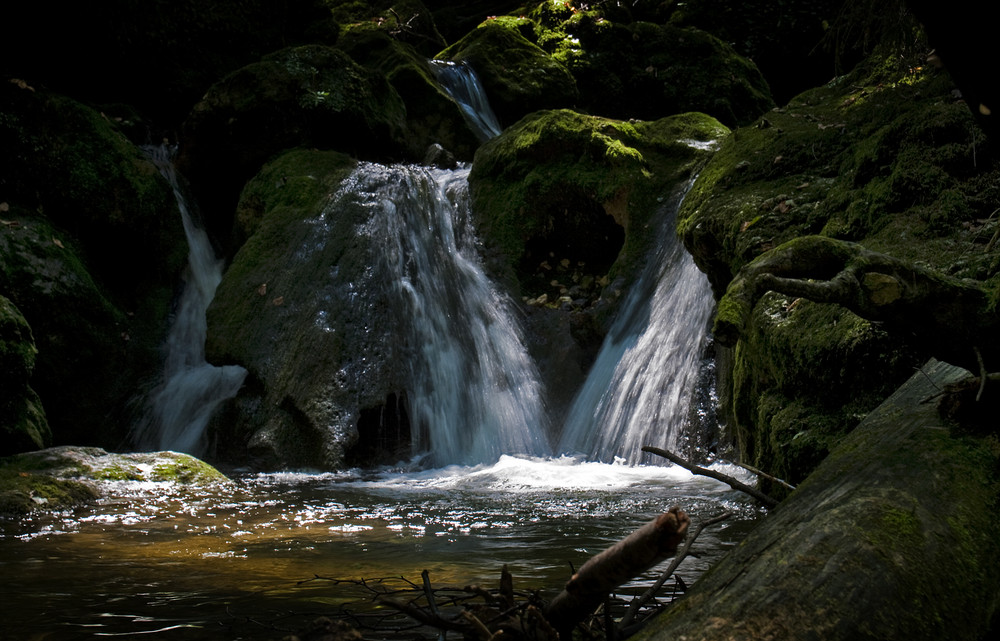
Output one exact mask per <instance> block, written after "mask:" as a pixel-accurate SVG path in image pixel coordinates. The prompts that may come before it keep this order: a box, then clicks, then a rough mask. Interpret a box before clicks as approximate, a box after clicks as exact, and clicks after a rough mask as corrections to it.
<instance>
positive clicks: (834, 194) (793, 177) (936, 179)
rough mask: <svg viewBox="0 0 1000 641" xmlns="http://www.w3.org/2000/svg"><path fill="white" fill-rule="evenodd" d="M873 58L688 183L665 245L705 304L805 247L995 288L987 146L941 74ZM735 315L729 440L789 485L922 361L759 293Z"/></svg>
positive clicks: (858, 323)
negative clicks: (840, 247) (675, 234)
mask: <svg viewBox="0 0 1000 641" xmlns="http://www.w3.org/2000/svg"><path fill="white" fill-rule="evenodd" d="M883 60H886V59H883V58H878V57H877V58H873V60H872V62H871V63H870V64H868V65H866V66H863V67H861V68H859V69H858V70H857V71H856V72H855V73H854V74H853V75H851V76H845V77H841V78H838V79H836V80H834V81H833V82H831V83H830V84H828V85H826V86H823V87H819V88H817V89H814V90H811V91H809V92H806V93H804V94H801V95H799V96H797V97H796V98H794V99H793V100H792V101H791V102H790V103H789V104H788V105H787V106H786V107H784V108H781V109H776V110H773V111H771V112H769V113H768V114H766V115H765V116H763V117H762V118H760V119H759V120H758V121H756V122H755V124H754V125H752V126H748V127H744V128H740V129H736V130H734V131H733V133H732V135H730V136H729V137H728V138H727V139H725V140H724V141H723V143H722V145H721V147H720V148H719V150H718V152H717V153H716V154H715V156H713V158H712V159H711V161H709V163H708V165H707V166H706V167H705V169H704V170H703V171H702V172H701V173H700V175H699V177H698V180H697V181H696V182H695V184H694V186H693V188H692V190H691V193H690V194H689V195H688V197H687V199H686V200H685V202H684V205H683V207H682V210H681V212H680V219H679V232H680V234H681V236H682V238H683V240H684V243H685V245H686V246H687V247H688V249H689V250H690V252H691V253H692V255H693V256H694V258H695V261H696V262H697V263H698V265H699V267H701V269H702V270H703V271H705V272H706V273H707V274H708V276H709V280H710V281H711V282H712V284H713V287H714V288H715V290H716V293H717V295H719V296H721V294H722V293H723V292H724V291H725V289H726V286H727V285H728V284H729V282H730V281H731V280H732V278H733V276H734V275H735V274H736V273H737V272H738V271H739V270H740V269H741V268H742V267H744V266H745V265H747V264H749V263H750V262H751V261H753V260H754V259H755V258H757V257H758V256H761V255H763V254H764V253H765V252H768V251H769V250H770V249H772V248H774V247H777V246H779V245H781V244H782V243H786V242H788V241H791V240H794V239H796V238H798V237H800V236H805V235H810V234H820V235H824V236H829V237H832V238H837V239H842V240H851V241H857V242H859V243H861V244H862V245H863V246H864V247H866V248H868V249H871V250H873V251H878V252H882V253H885V254H888V255H889V256H892V257H895V258H899V259H902V260H907V261H911V262H914V263H915V264H917V265H919V266H922V267H928V268H932V269H935V270H939V271H941V272H943V273H945V274H949V275H952V276H958V277H961V278H972V279H974V280H977V281H980V282H981V283H986V282H988V281H989V280H990V279H991V278H993V279H995V278H996V277H997V273H998V271H1000V251H998V248H997V247H996V244H995V243H990V242H989V241H990V239H991V238H992V237H993V236H994V234H995V232H996V230H997V227H998V224H997V222H996V221H995V220H994V218H995V217H994V216H992V214H993V210H994V209H995V206H996V205H995V202H996V195H997V193H996V185H997V184H998V182H997V178H998V175H1000V173H998V170H997V167H996V164H995V161H993V160H992V157H991V153H990V145H988V144H987V143H986V141H985V140H984V138H983V136H982V133H981V132H980V131H979V130H978V129H977V127H976V125H975V123H974V122H973V119H972V117H971V115H970V114H969V113H968V109H967V107H966V106H965V105H963V104H961V103H958V102H956V101H955V100H954V98H953V94H952V90H953V85H952V84H951V82H950V80H949V79H948V77H947V76H946V75H945V74H943V73H942V72H941V71H938V70H934V69H929V68H924V67H921V66H919V65H918V64H912V62H913V61H906V60H902V61H900V60H898V58H897V59H892V58H890V59H888V60H887V61H886V62H885V63H883ZM747 314H748V315H749V317H750V318H751V323H750V325H751V328H750V330H749V332H748V334H747V336H746V337H745V338H746V339H745V340H742V341H740V343H739V344H738V345H737V348H736V352H735V360H734V363H735V365H734V372H733V378H732V379H731V380H729V381H728V383H727V385H730V386H731V389H732V393H733V403H732V406H733V407H732V408H733V409H734V410H735V415H734V416H732V417H731V418H732V421H730V427H731V428H732V430H733V433H732V434H731V436H732V437H733V438H734V440H735V441H736V442H737V443H738V444H740V445H742V446H743V448H744V455H746V456H748V457H749V458H750V459H751V460H752V461H753V462H754V464H755V465H756V466H758V467H761V468H762V469H765V470H770V471H781V472H783V473H786V474H788V475H789V476H791V477H793V480H795V479H801V478H803V477H804V475H805V474H806V473H808V471H809V470H810V469H811V467H812V465H813V464H814V463H815V462H816V461H818V460H820V459H821V458H822V456H823V454H824V453H825V452H826V451H827V449H828V448H829V447H831V446H832V445H833V444H834V443H836V442H837V440H839V438H841V437H842V435H843V434H844V433H846V432H847V431H849V430H850V429H852V428H853V426H854V425H856V424H857V422H858V420H859V419H860V417H861V416H863V415H864V414H865V413H866V412H867V411H869V410H870V409H871V408H872V407H874V405H875V404H877V402H878V401H879V400H880V399H881V398H884V397H885V396H886V395H887V394H889V393H890V392H891V391H892V389H894V388H895V387H896V386H897V385H899V384H900V383H901V381H902V380H903V379H905V377H906V376H907V375H908V373H909V372H910V371H912V370H911V369H910V368H911V367H912V366H913V365H914V364H915V363H917V362H921V361H922V360H923V359H924V358H926V356H927V354H926V353H924V352H923V351H922V350H921V349H919V347H918V346H917V344H915V343H913V342H911V341H910V340H909V337H908V336H906V335H904V334H901V333H892V334H890V333H888V332H887V331H885V329H884V328H883V327H881V326H880V325H879V324H876V323H871V322H868V321H865V320H862V319H860V318H858V317H857V316H855V315H854V314H851V313H850V312H847V311H846V310H844V309H842V308H839V307H831V306H825V305H814V304H812V303H809V302H808V301H805V300H800V299H796V298H794V297H784V296H777V295H768V296H765V297H764V298H763V299H762V300H761V301H760V303H758V304H757V306H756V308H755V309H753V310H747ZM876 363H877V365H875V364H876ZM804 445H806V446H807V447H805V448H804V449H803V446H804Z"/></svg>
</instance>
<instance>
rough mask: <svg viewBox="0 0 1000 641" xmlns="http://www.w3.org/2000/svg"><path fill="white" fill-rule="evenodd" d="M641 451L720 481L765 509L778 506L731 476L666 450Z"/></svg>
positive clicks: (775, 500) (756, 490)
mask: <svg viewBox="0 0 1000 641" xmlns="http://www.w3.org/2000/svg"><path fill="white" fill-rule="evenodd" d="M642 451H643V452H649V453H650V454H656V455H657V456H662V457H663V458H665V459H667V460H668V461H670V462H672V463H676V464H677V465H680V466H681V467H683V468H684V469H686V470H688V471H690V472H691V473H693V474H699V475H701V476H707V477H709V478H712V479H715V480H716V481H722V482H723V483H725V484H726V485H728V486H729V487H731V488H733V489H734V490H739V491H740V492H744V493H746V494H749V495H750V496H752V497H754V498H755V499H757V500H758V501H760V502H761V503H763V504H764V505H766V506H767V507H775V506H776V505H778V500H777V499H775V498H772V497H770V496H768V495H767V494H764V493H763V492H761V491H760V490H758V489H757V488H755V487H750V486H749V485H747V484H746V483H743V482H742V481H739V480H737V479H734V478H733V477H731V476H729V475H727V474H723V473H721V472H716V471H714V470H708V469H705V468H703V467H699V466H697V465H695V464H694V463H691V462H690V461H687V460H685V459H682V458H681V457H679V456H677V455H676V454H674V453H673V452H670V451H668V450H663V449H660V448H658V447H652V446H650V445H645V446H643V448H642Z"/></svg>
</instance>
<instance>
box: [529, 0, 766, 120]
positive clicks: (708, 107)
mask: <svg viewBox="0 0 1000 641" xmlns="http://www.w3.org/2000/svg"><path fill="white" fill-rule="evenodd" d="M615 4H616V3H597V4H595V5H594V6H593V7H591V8H588V9H577V8H575V7H574V6H572V5H571V3H569V2H545V3H544V4H541V5H538V6H537V7H536V8H535V9H534V10H533V11H532V12H531V13H529V14H528V18H532V19H534V20H535V42H536V43H537V44H538V46H539V47H541V48H542V49H543V50H544V51H545V52H547V53H548V54H550V55H551V56H552V58H553V59H555V60H556V61H557V62H559V63H561V64H562V65H563V66H564V67H565V68H566V69H568V70H569V72H570V73H571V74H572V76H573V78H574V79H575V81H576V87H577V89H578V91H579V94H580V98H579V100H578V102H577V104H576V108H577V109H579V110H581V111H586V112H588V113H593V114H596V115H601V116H606V117H610V118H638V119H642V120H656V119H658V118H662V117H663V116H669V115H672V114H678V113H685V112H689V111H699V112H703V113H706V114H708V115H710V116H713V117H714V118H716V119H718V120H719V121H720V122H722V123H723V124H725V125H726V126H729V127H733V126H736V125H744V124H748V123H749V122H751V121H753V119H754V118H756V117H758V116H759V115H760V114H762V113H764V112H766V111H767V110H769V109H770V108H771V107H773V106H774V102H773V100H772V99H771V92H770V89H769V88H768V85H767V82H766V81H765V79H764V76H763V75H762V74H761V73H760V71H759V70H758V69H757V67H756V66H755V65H754V64H753V62H751V61H750V60H749V59H747V58H745V57H743V56H740V55H739V54H737V53H736V51H735V50H734V49H733V48H732V47H731V46H730V45H728V44H726V43H725V42H723V41H722V40H720V39H718V38H716V37H714V36H712V35H710V34H709V33H707V32H705V31H701V30H698V29H692V28H680V27H677V26H674V25H671V24H655V23H652V22H644V21H642V20H635V21H633V18H632V15H631V14H630V13H629V12H628V11H623V10H622V8H621V7H616V6H614V5H615Z"/></svg>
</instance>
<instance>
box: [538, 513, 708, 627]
mask: <svg viewBox="0 0 1000 641" xmlns="http://www.w3.org/2000/svg"><path fill="white" fill-rule="evenodd" d="M690 522H691V520H690V518H688V515H687V514H685V513H684V512H683V511H681V510H680V508H677V507H675V508H672V509H671V510H670V511H669V512H664V513H663V514H661V515H660V516H658V517H657V518H656V519H654V520H652V521H650V522H649V523H647V524H646V525H644V526H642V527H641V528H639V529H638V530H636V531H634V532H632V534H630V535H628V536H627V537H625V538H624V539H622V540H621V541H619V542H617V543H615V544H614V545H612V546H611V547H609V548H608V549H606V550H604V551H603V552H601V553H600V554H597V555H596V556H593V557H591V558H590V560H588V561H587V562H586V563H584V564H583V566H582V567H581V568H580V569H579V571H577V573H576V574H574V575H573V576H572V578H570V580H569V581H568V582H567V583H566V587H565V588H564V589H563V591H562V592H560V593H559V594H558V595H556V597H555V598H554V599H552V602H551V603H549V607H548V609H547V610H546V611H545V616H546V618H547V619H548V620H549V623H551V624H552V627H554V628H555V629H556V630H557V631H558V632H559V637H560V639H563V640H564V641H566V640H569V639H571V638H572V633H573V628H574V627H575V626H576V624H577V623H579V622H581V621H583V620H584V619H585V618H586V617H588V616H589V615H590V614H591V613H593V611H594V610H595V609H596V608H597V606H599V605H600V604H601V603H603V602H604V600H605V599H606V598H607V596H608V594H609V593H610V592H611V591H612V590H614V589H615V588H616V587H618V586H619V585H621V584H622V583H624V582H625V581H628V580H629V579H631V578H633V577H635V576H638V575H639V574H642V573H643V572H644V571H646V570H647V569H649V568H650V567H652V566H653V565H656V564H657V563H659V562H660V561H661V560H663V559H664V558H666V557H667V556H668V555H669V554H670V553H672V552H674V551H675V550H676V549H677V546H678V545H680V542H681V541H683V540H684V537H685V535H686V534H687V529H688V525H689V524H690Z"/></svg>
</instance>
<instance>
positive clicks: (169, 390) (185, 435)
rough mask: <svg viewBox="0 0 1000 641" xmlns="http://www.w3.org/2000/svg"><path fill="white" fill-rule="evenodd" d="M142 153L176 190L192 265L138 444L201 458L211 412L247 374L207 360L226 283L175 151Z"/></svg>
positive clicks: (163, 147)
mask: <svg viewBox="0 0 1000 641" xmlns="http://www.w3.org/2000/svg"><path fill="white" fill-rule="evenodd" d="M144 151H145V152H146V153H147V155H148V156H149V157H150V159H151V160H153V162H154V163H155V164H156V166H157V168H158V169H159V170H160V173H161V174H162V175H163V177H164V178H166V179H167V181H168V182H169V183H170V186H171V187H172V188H173V191H174V197H175V198H176V199H177V206H178V208H179V209H180V212H181V221H182V223H183V225H184V234H185V236H186V237H187V242H188V265H187V269H186V270H185V272H184V276H183V278H184V288H183V291H182V292H181V295H180V297H179V299H178V301H177V307H176V311H175V313H174V316H173V319H172V321H171V325H170V330H169V332H168V334H167V341H166V346H165V347H166V358H165V362H164V366H163V379H162V382H161V383H160V384H159V385H158V386H157V387H156V388H155V389H154V390H153V392H152V393H151V395H150V397H149V399H148V413H147V415H146V416H145V417H144V418H143V420H142V421H141V422H140V425H139V426H138V427H137V429H136V438H135V441H136V444H137V445H138V446H140V447H143V448H146V449H159V450H166V449H169V450H177V451H181V452H187V453H189V454H195V455H200V454H203V453H204V449H205V446H206V443H205V436H204V432H205V427H206V425H207V424H208V420H209V418H211V415H212V412H213V411H214V410H215V408H216V407H217V406H218V405H219V404H220V403H221V402H222V401H224V400H226V399H228V398H232V397H233V396H235V395H236V392H237V391H239V389H240V386H241V385H242V384H243V379H244V378H245V377H246V374H247V372H246V370H245V369H243V368H242V367H239V366H236V365H227V366H224V367H216V366H213V365H210V364H208V363H206V362H205V336H206V334H207V331H208V326H207V321H206V318H205V311H206V310H207V309H208V305H209V303H211V302H212V297H213V296H215V290H216V288H217V287H218V286H219V283H220V282H221V281H222V267H223V264H222V261H221V260H219V259H218V258H216V256H215V252H214V250H213V249H212V245H211V243H210V242H209V240H208V235H207V234H206V233H205V230H203V229H201V228H200V227H198V226H197V225H195V223H194V220H193V219H192V216H191V212H190V210H189V208H188V205H187V201H186V199H185V198H184V195H183V194H182V193H181V190H180V187H179V183H178V180H177V175H176V173H175V171H174V166H173V163H172V156H173V152H174V149H173V148H171V147H169V146H168V145H166V144H163V145H160V146H150V147H145V148H144Z"/></svg>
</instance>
